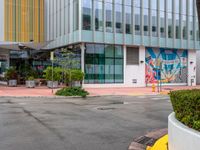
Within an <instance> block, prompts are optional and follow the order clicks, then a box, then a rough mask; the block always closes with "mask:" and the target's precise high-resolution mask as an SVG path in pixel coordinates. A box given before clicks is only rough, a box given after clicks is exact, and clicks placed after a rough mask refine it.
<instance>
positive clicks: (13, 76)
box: [5, 67, 17, 80]
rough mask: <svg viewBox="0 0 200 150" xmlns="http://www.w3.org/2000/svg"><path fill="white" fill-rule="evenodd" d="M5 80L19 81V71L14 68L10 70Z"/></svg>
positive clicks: (7, 71)
mask: <svg viewBox="0 0 200 150" xmlns="http://www.w3.org/2000/svg"><path fill="white" fill-rule="evenodd" d="M5 78H6V79H7V80H17V71H16V69H15V68H14V67H11V68H9V69H8V70H6V74H5Z"/></svg>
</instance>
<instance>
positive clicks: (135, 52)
mask: <svg viewBox="0 0 200 150" xmlns="http://www.w3.org/2000/svg"><path fill="white" fill-rule="evenodd" d="M126 64H127V65H139V47H127V54H126Z"/></svg>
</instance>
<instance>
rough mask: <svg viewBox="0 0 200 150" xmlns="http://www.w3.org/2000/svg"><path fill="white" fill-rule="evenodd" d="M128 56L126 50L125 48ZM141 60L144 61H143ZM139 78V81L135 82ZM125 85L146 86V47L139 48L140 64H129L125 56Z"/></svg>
mask: <svg viewBox="0 0 200 150" xmlns="http://www.w3.org/2000/svg"><path fill="white" fill-rule="evenodd" d="M125 56H126V50H125ZM140 61H143V63H141V62H140ZM133 80H137V83H133ZM125 86H128V87H144V86H145V47H144V46H140V48H139V65H127V64H126V57H125Z"/></svg>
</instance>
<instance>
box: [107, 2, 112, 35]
mask: <svg viewBox="0 0 200 150" xmlns="http://www.w3.org/2000/svg"><path fill="white" fill-rule="evenodd" d="M105 13H106V18H105V19H106V32H113V4H112V0H106V2H105Z"/></svg>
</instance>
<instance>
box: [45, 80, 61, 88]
mask: <svg viewBox="0 0 200 150" xmlns="http://www.w3.org/2000/svg"><path fill="white" fill-rule="evenodd" d="M47 87H48V88H58V81H47Z"/></svg>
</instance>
